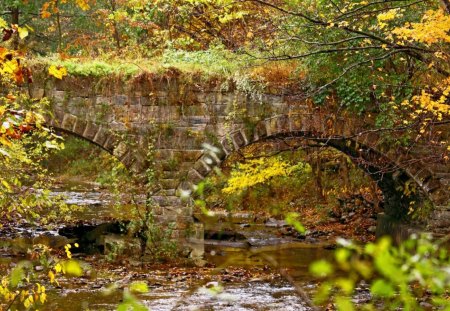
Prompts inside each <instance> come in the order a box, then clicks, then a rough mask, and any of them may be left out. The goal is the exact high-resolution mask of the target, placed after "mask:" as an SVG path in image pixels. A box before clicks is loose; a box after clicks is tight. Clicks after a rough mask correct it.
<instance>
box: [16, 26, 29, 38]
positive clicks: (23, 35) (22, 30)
mask: <svg viewBox="0 0 450 311" xmlns="http://www.w3.org/2000/svg"><path fill="white" fill-rule="evenodd" d="M17 31H18V32H19V38H20V39H24V38H26V37H27V36H28V29H27V28H26V27H17Z"/></svg>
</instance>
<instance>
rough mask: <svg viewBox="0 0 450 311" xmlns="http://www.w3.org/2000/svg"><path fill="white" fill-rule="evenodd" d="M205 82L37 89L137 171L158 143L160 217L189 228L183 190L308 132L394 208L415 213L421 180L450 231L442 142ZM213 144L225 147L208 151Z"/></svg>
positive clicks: (440, 228)
mask: <svg viewBox="0 0 450 311" xmlns="http://www.w3.org/2000/svg"><path fill="white" fill-rule="evenodd" d="M197 78H198V79H197ZM197 78H196V77H189V76H184V75H182V74H180V73H179V72H176V71H175V72H172V71H171V70H170V69H169V70H168V72H167V73H165V74H161V75H154V74H149V73H142V74H140V75H138V76H136V77H134V78H130V79H128V80H127V81H122V79H120V78H117V77H103V78H95V77H74V76H68V77H66V78H64V80H62V81H59V80H50V79H35V80H37V81H40V80H42V81H44V82H42V83H41V84H40V85H39V84H37V85H34V87H33V89H32V90H31V92H32V95H33V97H35V98H40V97H42V96H47V97H48V98H49V99H50V100H51V104H52V111H53V113H52V115H51V116H48V124H49V125H50V126H51V127H53V128H55V129H57V130H61V131H64V132H67V133H71V134H73V135H76V136H79V137H82V138H84V139H86V140H88V141H90V142H92V143H94V144H96V145H98V146H99V147H101V148H103V149H104V150H106V151H108V152H109V153H111V154H113V155H114V156H115V157H117V158H118V159H119V160H120V161H121V162H122V163H123V164H124V165H125V166H126V167H128V168H129V170H131V171H132V172H134V173H136V174H139V173H142V172H143V171H145V169H146V168H147V167H148V163H147V159H146V154H147V151H148V148H149V147H148V146H149V144H150V143H151V144H153V145H154V146H155V162H156V168H157V169H156V171H157V175H158V179H159V184H160V190H159V191H158V192H157V193H156V194H155V196H154V199H155V200H156V202H157V203H158V204H159V206H160V208H159V209H158V215H159V217H161V218H162V219H164V220H166V221H177V223H178V224H180V226H179V229H183V227H184V225H181V224H189V223H192V207H191V205H190V204H188V203H184V202H182V201H181V200H180V198H179V194H180V192H181V191H182V190H185V191H190V190H191V189H192V186H193V185H195V184H196V183H198V182H200V181H201V180H202V179H203V178H205V176H207V175H208V173H209V172H210V171H211V170H212V169H213V167H214V166H217V165H219V164H220V163H221V162H222V161H223V160H224V159H226V157H227V156H228V155H230V154H231V153H232V152H233V151H236V150H238V149H240V148H242V147H244V146H247V145H249V144H252V143H255V142H260V141H265V140H270V139H290V138H299V139H308V140H314V141H317V142H320V143H322V144H323V145H329V146H332V147H335V148H337V149H339V150H340V151H342V152H344V153H345V154H347V155H349V156H350V157H351V159H353V161H355V162H356V163H357V164H358V165H359V166H360V167H361V168H362V169H364V170H365V171H366V172H368V173H369V174H370V176H372V177H373V178H374V179H375V180H377V182H378V186H379V187H380V189H381V190H382V192H383V194H384V198H385V202H384V210H385V213H387V214H390V215H394V216H395V217H398V216H399V215H400V216H401V214H403V215H405V214H406V211H408V207H409V204H410V201H411V200H417V199H418V197H417V196H416V197H409V198H408V197H405V196H404V195H403V192H402V191H401V190H398V189H399V188H398V186H403V185H404V184H405V183H411V181H413V182H414V183H415V184H416V185H417V188H418V189H420V193H421V194H420V195H419V196H420V198H419V199H421V200H424V199H429V201H431V202H432V204H433V210H432V211H430V213H429V216H428V218H427V220H426V224H425V225H426V226H427V229H428V230H430V231H432V232H434V233H435V234H437V235H447V234H449V232H450V229H449V228H450V191H449V186H450V162H445V161H444V160H442V154H443V153H444V154H445V152H447V151H445V150H442V148H441V147H439V146H430V145H429V144H427V145H426V146H425V145H423V144H421V143H420V142H413V143H410V144H408V145H404V146H397V145H394V144H393V143H390V142H389V140H388V139H385V138H382V137H381V135H380V134H381V133H382V131H380V130H376V129H374V126H373V124H374V121H373V117H372V116H370V114H366V115H365V116H360V117H358V118H357V119H355V118H350V117H348V116H346V115H345V114H337V113H330V112H325V111H324V109H322V110H321V109H313V108H311V107H310V106H309V105H307V104H306V103H305V102H304V101H300V100H296V99H295V98H292V97H290V96H288V95H283V94H282V92H281V91H272V92H271V94H257V93H255V94H248V93H246V92H242V91H239V90H238V89H237V87H236V86H234V85H233V83H225V82H224V81H220V80H218V79H209V80H201V79H200V78H199V77H197ZM194 80H198V81H200V82H195V81H194ZM433 133H438V134H439V135H441V136H440V137H432V138H429V140H435V141H440V140H442V139H448V137H449V135H450V134H449V133H450V126H449V125H448V124H447V125H441V126H440V128H437V129H436V131H434V132H433ZM392 134H393V135H399V134H402V133H401V131H398V132H395V133H392ZM204 143H209V144H210V145H212V146H215V147H216V148H217V149H216V150H215V152H211V150H205V149H204V148H203V147H202V145H203V144H204Z"/></svg>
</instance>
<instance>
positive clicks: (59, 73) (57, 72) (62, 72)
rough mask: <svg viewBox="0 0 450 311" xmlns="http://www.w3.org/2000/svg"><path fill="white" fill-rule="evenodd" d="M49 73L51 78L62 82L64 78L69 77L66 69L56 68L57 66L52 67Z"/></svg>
mask: <svg viewBox="0 0 450 311" xmlns="http://www.w3.org/2000/svg"><path fill="white" fill-rule="evenodd" d="M48 73H49V74H50V75H51V76H53V77H55V78H57V79H60V80H61V79H62V78H63V77H64V76H67V69H66V68H64V67H60V66H58V67H56V66H55V65H51V66H50V68H48Z"/></svg>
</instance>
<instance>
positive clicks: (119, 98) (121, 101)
mask: <svg viewBox="0 0 450 311" xmlns="http://www.w3.org/2000/svg"><path fill="white" fill-rule="evenodd" d="M112 102H113V103H114V105H119V106H123V105H125V104H127V103H128V96H127V95H114V96H113V98H112Z"/></svg>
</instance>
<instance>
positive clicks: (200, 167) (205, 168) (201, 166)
mask: <svg viewBox="0 0 450 311" xmlns="http://www.w3.org/2000/svg"><path fill="white" fill-rule="evenodd" d="M193 168H194V170H196V171H197V172H198V173H199V174H200V175H201V176H207V175H208V173H209V172H210V171H211V167H210V166H209V165H208V164H206V163H205V162H204V161H202V160H198V161H197V162H196V163H195V165H194V167H193Z"/></svg>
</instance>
